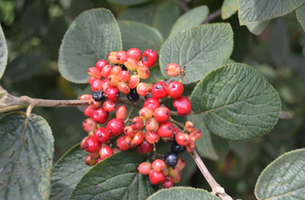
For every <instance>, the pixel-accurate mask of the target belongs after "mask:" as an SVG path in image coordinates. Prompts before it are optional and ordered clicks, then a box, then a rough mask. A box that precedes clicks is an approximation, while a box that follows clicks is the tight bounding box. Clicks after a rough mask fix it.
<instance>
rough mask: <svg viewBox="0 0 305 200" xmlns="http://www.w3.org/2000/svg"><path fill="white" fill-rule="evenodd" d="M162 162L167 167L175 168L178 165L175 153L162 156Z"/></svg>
mask: <svg viewBox="0 0 305 200" xmlns="http://www.w3.org/2000/svg"><path fill="white" fill-rule="evenodd" d="M164 162H165V164H166V165H167V166H169V167H175V166H176V165H177V163H178V156H177V154H175V153H172V152H168V153H166V154H165V155H164Z"/></svg>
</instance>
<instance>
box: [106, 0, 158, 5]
mask: <svg viewBox="0 0 305 200" xmlns="http://www.w3.org/2000/svg"><path fill="white" fill-rule="evenodd" d="M107 1H108V2H110V3H116V4H121V5H129V6H130V5H138V4H142V3H147V2H150V1H152V0H128V1H126V0H107Z"/></svg>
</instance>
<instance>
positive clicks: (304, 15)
mask: <svg viewBox="0 0 305 200" xmlns="http://www.w3.org/2000/svg"><path fill="white" fill-rule="evenodd" d="M296 12H297V18H298V21H299V22H300V24H301V26H302V27H303V29H304V31H305V4H303V5H302V6H301V7H299V8H298V9H297V10H296Z"/></svg>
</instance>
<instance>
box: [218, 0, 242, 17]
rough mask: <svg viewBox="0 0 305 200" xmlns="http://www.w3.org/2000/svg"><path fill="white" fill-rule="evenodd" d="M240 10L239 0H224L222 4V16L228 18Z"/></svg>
mask: <svg viewBox="0 0 305 200" xmlns="http://www.w3.org/2000/svg"><path fill="white" fill-rule="evenodd" d="M237 10H238V0H224V1H223V3H222V6H221V18H222V19H223V20H224V19H228V18H230V17H231V16H232V15H234V14H235V13H236V11H237Z"/></svg>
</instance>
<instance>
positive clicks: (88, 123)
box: [83, 118, 97, 133]
mask: <svg viewBox="0 0 305 200" xmlns="http://www.w3.org/2000/svg"><path fill="white" fill-rule="evenodd" d="M83 129H84V131H86V132H88V133H89V132H91V131H95V130H96V129H97V124H96V122H95V121H93V119H92V118H88V119H85V120H84V121H83Z"/></svg>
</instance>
